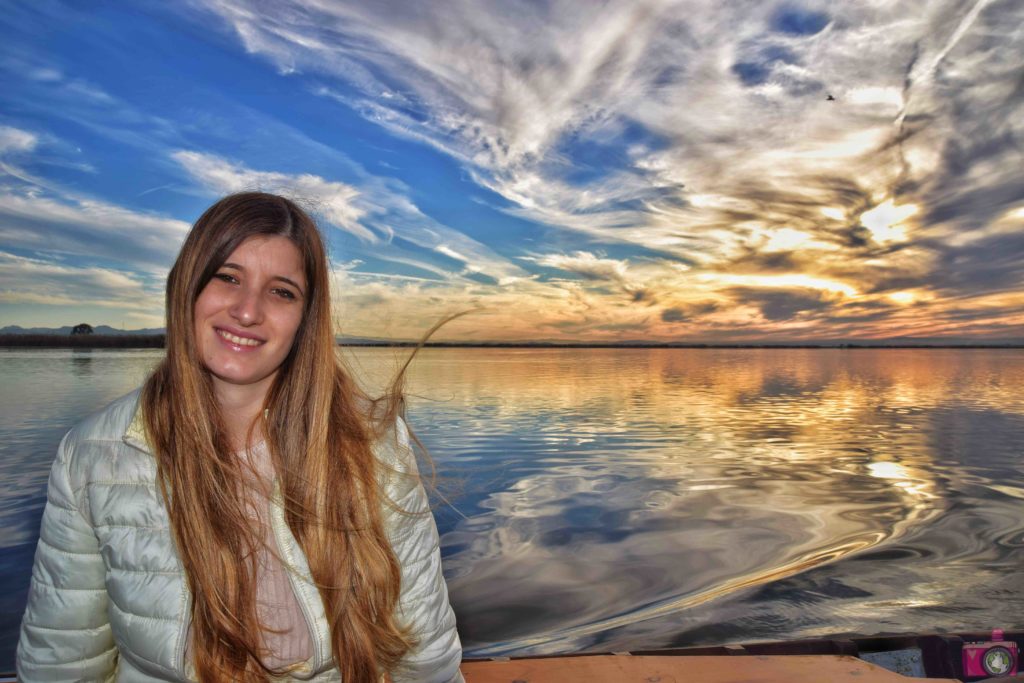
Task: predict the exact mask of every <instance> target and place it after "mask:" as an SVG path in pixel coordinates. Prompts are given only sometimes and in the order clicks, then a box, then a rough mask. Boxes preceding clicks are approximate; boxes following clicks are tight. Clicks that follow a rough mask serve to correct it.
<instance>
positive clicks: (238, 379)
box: [193, 236, 306, 395]
mask: <svg viewBox="0 0 1024 683" xmlns="http://www.w3.org/2000/svg"><path fill="white" fill-rule="evenodd" d="M305 296H306V277H305V275H304V272H303V268H302V256H301V254H299V250H298V249H297V248H296V246H295V245H294V244H293V243H292V241H291V240H289V239H288V238H286V237H280V236H269V237H263V236H258V237H250V238H248V239H247V240H245V241H244V242H242V243H241V244H240V245H239V246H238V248H237V249H235V250H234V251H233V252H231V255H230V256H228V258H227V261H225V262H224V265H222V266H221V267H220V268H218V269H217V272H216V273H214V276H213V278H212V279H211V280H210V282H209V283H207V285H206V287H204V288H203V291H202V292H200V294H199V298H198V299H196V304H195V309H194V312H193V317H194V324H195V330H196V343H197V346H198V348H199V354H200V358H201V359H202V362H203V365H205V366H206V369H207V370H209V371H210V373H211V374H212V375H213V378H214V383H215V384H216V385H218V386H217V388H218V389H219V390H222V389H227V388H228V386H229V385H230V386H235V387H249V388H252V389H256V390H259V391H261V392H262V393H263V394H264V395H265V394H266V392H267V390H268V389H269V388H270V385H271V383H272V382H273V380H274V376H275V375H276V374H277V370H278V368H280V367H281V363H283V362H284V359H285V358H286V357H287V356H288V352H289V351H290V350H291V348H292V342H293V341H294V340H295V333H296V332H297V331H298V329H299V325H300V324H301V323H302V311H303V309H304V301H305Z"/></svg>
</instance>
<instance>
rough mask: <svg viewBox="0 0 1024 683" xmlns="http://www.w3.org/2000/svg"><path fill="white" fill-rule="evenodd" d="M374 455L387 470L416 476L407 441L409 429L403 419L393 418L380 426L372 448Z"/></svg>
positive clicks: (399, 417) (413, 457) (412, 457)
mask: <svg viewBox="0 0 1024 683" xmlns="http://www.w3.org/2000/svg"><path fill="white" fill-rule="evenodd" d="M373 451H374V455H376V456H377V460H378V461H380V462H381V464H383V465H384V466H385V467H387V468H388V469H392V470H395V471H398V472H401V473H405V474H417V472H416V457H415V456H414V455H413V452H412V444H411V443H410V439H409V427H408V425H406V423H405V419H404V418H402V417H401V416H395V418H394V419H393V420H390V421H388V422H387V424H383V425H381V429H379V430H378V431H377V438H376V440H375V442H374V447H373Z"/></svg>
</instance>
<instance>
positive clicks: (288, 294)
mask: <svg viewBox="0 0 1024 683" xmlns="http://www.w3.org/2000/svg"><path fill="white" fill-rule="evenodd" d="M274 294H276V295H278V296H279V297H281V298H282V299H288V300H289V301H292V300H294V299H295V293H294V292H292V291H291V290H288V289H275V290H274Z"/></svg>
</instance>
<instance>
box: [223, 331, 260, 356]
mask: <svg viewBox="0 0 1024 683" xmlns="http://www.w3.org/2000/svg"><path fill="white" fill-rule="evenodd" d="M214 329H215V330H216V332H217V334H219V335H220V336H221V338H222V339H224V340H225V341H226V342H228V345H229V346H231V347H234V348H238V350H239V351H245V350H247V349H253V348H255V347H257V346H262V345H263V343H264V342H265V341H266V340H265V339H260V338H257V337H252V336H249V335H246V334H241V333H238V332H234V331H231V330H228V329H225V328H223V327H215V328H214Z"/></svg>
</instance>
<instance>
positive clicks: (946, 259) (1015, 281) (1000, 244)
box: [932, 233, 1024, 295]
mask: <svg viewBox="0 0 1024 683" xmlns="http://www.w3.org/2000/svg"><path fill="white" fill-rule="evenodd" d="M932 287H933V288H934V289H936V290H938V291H940V292H943V293H944V294H949V295H956V294H979V293H984V292H1001V291H1020V290H1021V288H1022V287H1024V233H1007V234H998V235H993V236H991V237H986V238H982V239H979V240H977V241H975V242H971V243H969V244H967V245H965V246H963V247H959V248H946V249H945V250H944V251H943V253H942V254H941V256H940V260H939V263H938V264H937V266H936V268H935V271H934V282H933V284H932Z"/></svg>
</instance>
